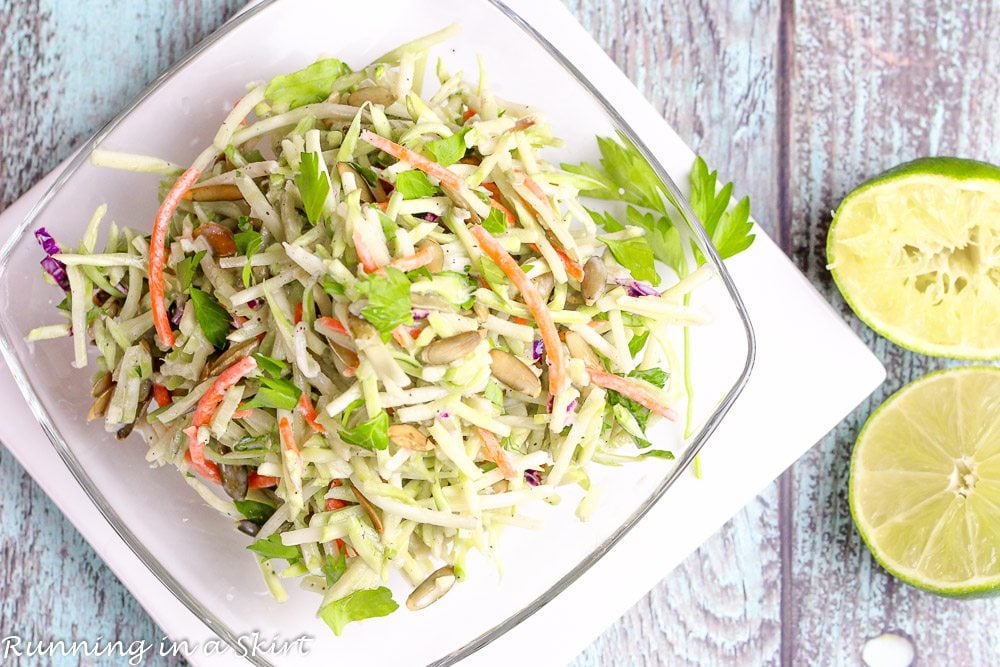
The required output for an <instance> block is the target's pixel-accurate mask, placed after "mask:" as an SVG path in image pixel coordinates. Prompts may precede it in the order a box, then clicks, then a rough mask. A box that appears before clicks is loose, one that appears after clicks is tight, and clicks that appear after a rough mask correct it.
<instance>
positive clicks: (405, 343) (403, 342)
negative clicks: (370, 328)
mask: <svg viewBox="0 0 1000 667" xmlns="http://www.w3.org/2000/svg"><path fill="white" fill-rule="evenodd" d="M392 339H393V340H394V341H396V344H397V345H399V346H400V347H401V348H403V349H404V350H409V349H410V346H411V345H413V337H412V336H410V335H409V332H408V331H407V329H406V327H405V326H403V325H402V324H400V325H399V326H398V327H396V328H395V329H393V330H392Z"/></svg>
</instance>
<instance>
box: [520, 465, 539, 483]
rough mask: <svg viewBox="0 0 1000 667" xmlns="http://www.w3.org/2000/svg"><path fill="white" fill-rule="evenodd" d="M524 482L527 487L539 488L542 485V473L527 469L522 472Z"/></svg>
mask: <svg viewBox="0 0 1000 667" xmlns="http://www.w3.org/2000/svg"><path fill="white" fill-rule="evenodd" d="M524 481H525V482H527V483H528V485H529V486H540V485H541V483H542V471H541V470H534V469H533V468H528V469H527V470H525V471H524Z"/></svg>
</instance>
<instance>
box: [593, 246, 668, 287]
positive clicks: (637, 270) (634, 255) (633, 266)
mask: <svg viewBox="0 0 1000 667" xmlns="http://www.w3.org/2000/svg"><path fill="white" fill-rule="evenodd" d="M598 238H600V240H601V241H603V242H604V243H605V245H607V246H608V250H610V251H611V254H612V255H613V256H614V258H615V259H616V260H618V263H619V264H621V265H622V266H624V267H625V268H626V269H628V271H629V273H631V274H632V277H633V278H635V279H636V280H647V281H649V282H651V283H652V284H654V285H659V284H660V274H659V273H657V272H656V266H655V265H654V264H653V249H652V248H650V247H649V243H648V242H647V241H646V239H645V238H644V237H642V236H636V237H633V238H629V239H612V238H608V237H606V236H601V237H598Z"/></svg>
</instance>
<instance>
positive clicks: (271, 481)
mask: <svg viewBox="0 0 1000 667" xmlns="http://www.w3.org/2000/svg"><path fill="white" fill-rule="evenodd" d="M280 481H281V480H280V479H279V478H277V477H268V476H267V475H258V474H257V473H255V472H252V473H250V478H249V479H248V480H247V486H249V487H250V488H251V489H269V488H271V487H272V486H278V482H280Z"/></svg>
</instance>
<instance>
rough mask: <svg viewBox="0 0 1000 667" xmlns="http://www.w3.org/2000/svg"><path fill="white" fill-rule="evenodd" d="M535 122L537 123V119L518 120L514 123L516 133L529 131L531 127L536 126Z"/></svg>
mask: <svg viewBox="0 0 1000 667" xmlns="http://www.w3.org/2000/svg"><path fill="white" fill-rule="evenodd" d="M535 122H536V121H535V119H534V118H531V117H530V116H529V117H528V118H518V119H517V122H516V123H514V131H515V132H523V131H524V130H527V129H528V128H529V127H531V126H532V125H534V124H535Z"/></svg>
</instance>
